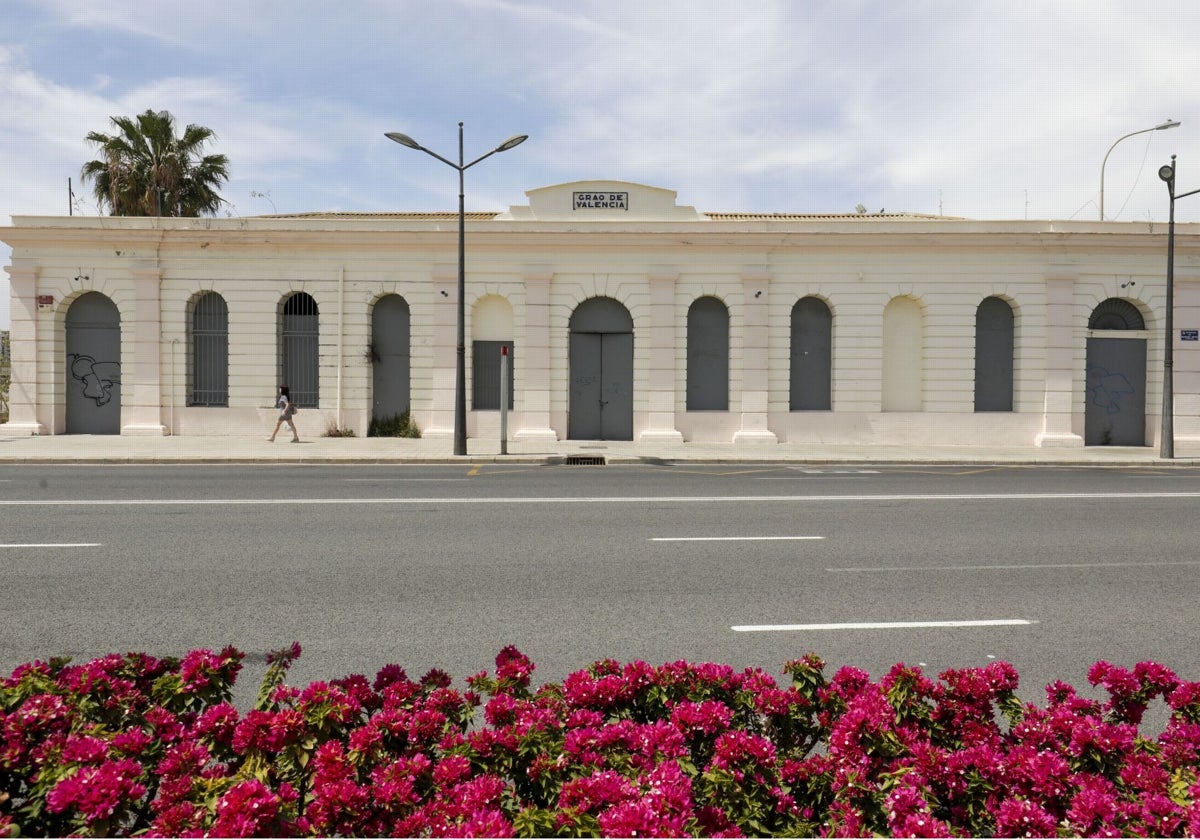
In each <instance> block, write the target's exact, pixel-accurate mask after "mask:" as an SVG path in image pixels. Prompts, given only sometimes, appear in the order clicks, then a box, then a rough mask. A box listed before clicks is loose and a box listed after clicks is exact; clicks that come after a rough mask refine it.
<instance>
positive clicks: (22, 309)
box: [4, 266, 48, 435]
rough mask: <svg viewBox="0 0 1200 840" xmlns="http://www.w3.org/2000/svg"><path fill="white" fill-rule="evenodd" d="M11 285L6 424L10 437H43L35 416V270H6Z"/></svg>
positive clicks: (44, 430)
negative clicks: (29, 435) (9, 375)
mask: <svg viewBox="0 0 1200 840" xmlns="http://www.w3.org/2000/svg"><path fill="white" fill-rule="evenodd" d="M7 271H8V275H9V281H10V285H11V289H12V292H11V307H10V318H11V321H12V325H11V327H10V328H9V336H8V338H9V349H10V350H11V353H12V355H11V358H10V362H11V364H12V367H11V371H12V381H11V382H10V384H9V386H8V422H7V423H5V424H4V431H5V432H6V433H10V434H31V435H44V434H46V433H47V432H48V428H47V425H46V423H45V422H43V420H44V418H42V417H40V416H39V412H38V385H39V382H38V367H37V350H38V346H37V345H38V307H37V277H38V270H37V269H36V268H13V267H11V266H10V267H8V269H7Z"/></svg>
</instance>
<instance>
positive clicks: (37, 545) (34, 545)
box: [0, 543, 103, 548]
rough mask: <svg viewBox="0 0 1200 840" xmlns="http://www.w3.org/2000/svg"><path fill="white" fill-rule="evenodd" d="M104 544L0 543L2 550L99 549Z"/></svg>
mask: <svg viewBox="0 0 1200 840" xmlns="http://www.w3.org/2000/svg"><path fill="white" fill-rule="evenodd" d="M100 545H103V543H0V548H97V547H98V546H100Z"/></svg>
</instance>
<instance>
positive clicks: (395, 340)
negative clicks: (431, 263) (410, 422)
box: [371, 295, 410, 420]
mask: <svg viewBox="0 0 1200 840" xmlns="http://www.w3.org/2000/svg"><path fill="white" fill-rule="evenodd" d="M409 321H410V317H409V309H408V303H407V302H406V301H405V300H404V298H402V297H400V295H387V296H386V297H384V298H381V299H380V300H379V302H378V303H376V304H375V308H374V311H373V312H372V315H371V351H372V352H371V402H372V405H371V416H372V419H375V420H384V419H386V418H389V417H396V416H399V415H401V414H403V413H404V412H406V411H408V409H409V349H408V348H409Z"/></svg>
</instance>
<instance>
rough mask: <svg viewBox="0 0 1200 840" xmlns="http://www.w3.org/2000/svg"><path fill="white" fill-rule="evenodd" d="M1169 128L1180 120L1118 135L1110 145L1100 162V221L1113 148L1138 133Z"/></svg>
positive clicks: (1177, 124) (1173, 126) (1102, 219)
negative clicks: (1105, 180) (1109, 160)
mask: <svg viewBox="0 0 1200 840" xmlns="http://www.w3.org/2000/svg"><path fill="white" fill-rule="evenodd" d="M1168 128H1179V121H1178V120H1167V121H1166V122H1161V123H1159V124H1158V125H1155V126H1151V127H1150V128H1143V129H1141V130H1140V131H1131V132H1129V133H1128V134H1126V135H1125V136H1124V137H1118V138H1117V142H1116V143H1113V144H1112V145H1111V146H1109V147H1108V151H1107V152H1105V153H1104V161H1103V162H1102V163H1101V164H1100V221H1102V222H1103V221H1104V165H1105V164H1107V163H1108V156H1109V155H1111V154H1112V150H1113V149H1115V148H1117V143H1120V142H1121V141H1122V140H1125V139H1127V138H1129V137H1133V136H1135V135H1137V134H1147V133H1149V132H1151V131H1163V130H1164V129H1168Z"/></svg>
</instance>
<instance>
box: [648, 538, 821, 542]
mask: <svg viewBox="0 0 1200 840" xmlns="http://www.w3.org/2000/svg"><path fill="white" fill-rule="evenodd" d="M823 539H825V538H824V537H651V538H650V540H649V541H650V542H756V541H766V540H823Z"/></svg>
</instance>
